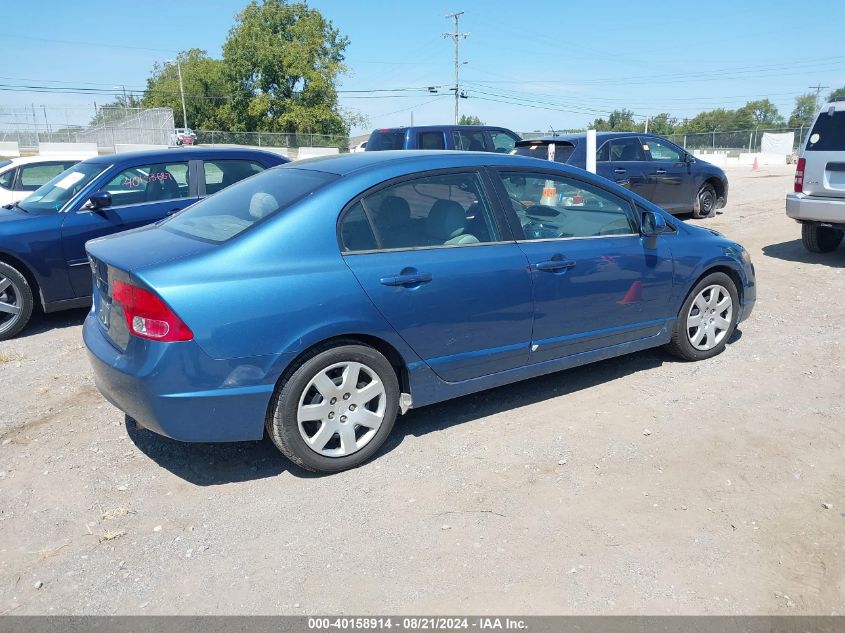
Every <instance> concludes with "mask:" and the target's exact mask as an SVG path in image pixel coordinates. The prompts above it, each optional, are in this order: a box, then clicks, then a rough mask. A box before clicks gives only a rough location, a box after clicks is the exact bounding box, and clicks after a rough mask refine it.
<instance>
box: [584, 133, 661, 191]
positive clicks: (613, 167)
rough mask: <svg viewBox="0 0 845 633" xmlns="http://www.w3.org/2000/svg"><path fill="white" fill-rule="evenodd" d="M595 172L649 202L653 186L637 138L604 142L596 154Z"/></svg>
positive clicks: (621, 138) (614, 139)
mask: <svg viewBox="0 0 845 633" xmlns="http://www.w3.org/2000/svg"><path fill="white" fill-rule="evenodd" d="M596 172H597V173H598V175H599V176H602V177H604V178H607V179H608V180H612V181H613V182H615V183H616V184H618V185H621V186H623V187H625V188H626V189H630V190H631V191H633V192H634V193H636V194H638V195H640V196H642V197H643V198H645V199H646V200H651V196H652V192H653V186H652V182H651V180H650V179H649V176H648V163H647V162H646V155H645V151H644V149H643V143H642V141H641V140H640V139H639V137H637V136H620V137H618V138H613V139H610V140H608V141H606V142H605V143H604V144H603V145H602V146H601V147H600V148H599V149H598V151H597V152H596Z"/></svg>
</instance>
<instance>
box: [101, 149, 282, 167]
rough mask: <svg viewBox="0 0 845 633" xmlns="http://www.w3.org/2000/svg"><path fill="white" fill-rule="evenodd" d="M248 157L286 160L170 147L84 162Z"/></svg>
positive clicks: (254, 151)
mask: <svg viewBox="0 0 845 633" xmlns="http://www.w3.org/2000/svg"><path fill="white" fill-rule="evenodd" d="M249 156H265V157H274V158H282V159H283V160H286V159H285V158H284V157H283V156H281V155H280V154H275V153H273V152H266V151H264V150H259V149H250V148H247V147H170V148H168V149H149V150H141V151H137V152H122V153H120V154H104V155H102V156H97V157H95V158H89V159H88V160H86V161H85V162H86V163H89V164H109V165H114V164H118V163H124V162H131V163H134V162H137V161H144V160H149V161H160V160H191V159H193V160H198V159H200V160H201V159H204V158H243V157H249Z"/></svg>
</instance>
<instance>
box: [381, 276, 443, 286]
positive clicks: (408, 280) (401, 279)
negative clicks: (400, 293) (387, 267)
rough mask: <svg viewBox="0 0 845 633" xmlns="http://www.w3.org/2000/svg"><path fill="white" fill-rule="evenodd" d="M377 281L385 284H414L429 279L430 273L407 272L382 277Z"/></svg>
mask: <svg viewBox="0 0 845 633" xmlns="http://www.w3.org/2000/svg"><path fill="white" fill-rule="evenodd" d="M379 281H380V282H381V283H382V284H384V285H385V286H416V285H417V284H425V283H428V282H429V281H431V273H409V274H406V275H396V276H393V277H382V278H381V279H379Z"/></svg>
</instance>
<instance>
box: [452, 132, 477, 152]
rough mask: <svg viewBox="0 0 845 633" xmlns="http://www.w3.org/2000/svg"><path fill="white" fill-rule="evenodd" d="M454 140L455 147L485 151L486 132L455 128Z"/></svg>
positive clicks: (472, 150) (469, 150)
mask: <svg viewBox="0 0 845 633" xmlns="http://www.w3.org/2000/svg"><path fill="white" fill-rule="evenodd" d="M452 140H453V141H454V143H455V149H459V150H464V151H468V152H483V151H484V132H483V131H482V130H479V131H477V132H476V131H475V130H472V131H470V130H454V131H453V132H452Z"/></svg>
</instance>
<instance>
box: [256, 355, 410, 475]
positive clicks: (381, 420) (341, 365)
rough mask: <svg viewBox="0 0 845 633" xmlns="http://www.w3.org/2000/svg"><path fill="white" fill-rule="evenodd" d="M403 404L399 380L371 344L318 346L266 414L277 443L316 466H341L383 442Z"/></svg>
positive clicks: (298, 461)
mask: <svg viewBox="0 0 845 633" xmlns="http://www.w3.org/2000/svg"><path fill="white" fill-rule="evenodd" d="M398 410H399V382H398V380H397V378H396V373H395V371H394V370H393V367H392V366H391V364H390V363H389V362H388V360H387V359H386V358H385V357H384V356H382V355H381V354H380V353H379V352H378V351H376V350H375V349H373V348H372V347H367V346H365V345H360V344H351V343H350V344H341V345H338V346H336V347H331V348H322V349H321V348H317V349H316V350H314V351H313V352H312V353H311V354H309V355H308V356H306V357H305V358H304V359H302V360H301V361H300V362H299V363H298V364H297V365H296V367H295V368H294V369H292V370H291V371H289V372H288V374H287V376H286V377H285V378H284V379H283V381H282V383H281V384H280V385H279V387H278V389H277V391H276V396H275V398H274V400H273V404H272V405H271V409H270V414H269V416H268V419H267V432H268V434H269V435H270V438H271V439H272V440H273V443H274V444H275V445H276V446H277V447H278V448H279V450H280V451H281V452H282V453H284V454H285V456H286V457H288V458H289V459H290V460H291V461H293V462H294V463H295V464H298V465H299V466H301V467H303V468H306V469H308V470H313V471H322V472H339V471H341V470H346V469H348V468H354V467H355V466H359V465H360V464H362V463H364V462H365V461H367V460H368V459H369V458H370V457H372V456H373V454H374V453H375V452H376V451H377V450H378V449H379V448H380V447H381V445H382V444H384V441H385V440H386V439H387V436H388V435H390V431H391V429H392V428H393V423H394V421H395V420H396V415H397V413H398Z"/></svg>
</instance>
